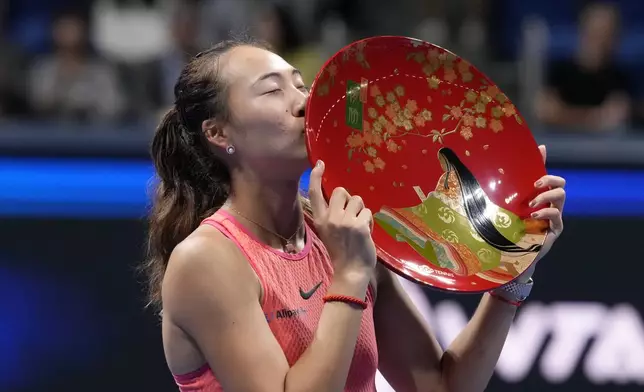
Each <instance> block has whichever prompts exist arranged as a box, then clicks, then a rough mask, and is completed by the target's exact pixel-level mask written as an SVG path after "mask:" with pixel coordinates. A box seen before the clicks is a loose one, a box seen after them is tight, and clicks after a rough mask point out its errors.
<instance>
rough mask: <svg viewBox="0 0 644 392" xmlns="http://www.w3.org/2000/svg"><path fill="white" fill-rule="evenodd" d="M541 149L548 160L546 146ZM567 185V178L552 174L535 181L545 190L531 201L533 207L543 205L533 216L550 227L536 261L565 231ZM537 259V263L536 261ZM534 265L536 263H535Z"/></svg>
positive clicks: (540, 147)
mask: <svg viewBox="0 0 644 392" xmlns="http://www.w3.org/2000/svg"><path fill="white" fill-rule="evenodd" d="M539 151H541V156H542V157H543V162H544V163H545V162H546V146H539ZM565 185H566V180H565V179H563V178H561V177H558V176H552V175H545V176H543V177H542V178H540V179H539V180H538V181H536V182H535V187H536V188H537V189H540V190H543V192H542V193H541V194H539V195H538V196H537V197H535V198H534V200H532V202H531V203H530V206H531V207H542V208H541V209H539V210H537V211H535V212H534V213H533V214H532V217H533V218H535V219H544V220H548V222H549V228H548V233H547V235H546V240H545V242H544V244H543V247H542V248H541V251H540V252H539V255H538V256H537V259H536V261H539V260H541V259H542V258H543V257H544V256H545V255H546V254H547V253H548V252H549V251H550V249H551V248H552V245H553V244H554V243H555V241H556V240H557V238H559V236H560V235H561V232H562V231H563V228H564V226H563V219H562V213H563V208H564V204H565V202H566V191H565V190H564V186H565ZM536 261H535V263H536ZM533 266H534V264H533Z"/></svg>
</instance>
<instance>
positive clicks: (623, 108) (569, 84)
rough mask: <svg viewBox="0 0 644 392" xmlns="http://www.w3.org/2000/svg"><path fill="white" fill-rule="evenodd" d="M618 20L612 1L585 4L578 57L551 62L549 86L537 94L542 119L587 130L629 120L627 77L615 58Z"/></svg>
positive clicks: (616, 125)
mask: <svg viewBox="0 0 644 392" xmlns="http://www.w3.org/2000/svg"><path fill="white" fill-rule="evenodd" d="M619 25H620V23H619V14H618V10H617V9H616V8H615V7H613V6H612V5H609V4H606V3H593V4H591V5H589V6H588V7H587V8H585V9H584V11H583V12H582V15H581V20H580V26H579V35H580V37H579V50H578V52H577V55H576V57H574V58H573V59H571V60H568V61H557V62H554V63H553V64H551V65H550V66H549V70H548V76H547V80H546V86H545V88H544V89H543V91H542V92H541V93H540V95H539V97H538V98H537V100H536V114H537V116H538V118H539V119H540V120H541V121H542V122H543V123H545V124H548V125H552V126H563V127H567V129H571V130H574V129H575V128H577V129H579V130H585V131H589V132H592V131H595V132H601V131H613V130H616V129H619V128H621V127H624V126H626V125H627V123H628V121H629V119H630V111H631V99H630V96H629V93H628V86H629V81H628V79H627V76H626V75H625V74H624V72H623V71H622V70H621V69H620V67H619V66H618V65H617V64H615V61H614V51H615V47H616V42H617V40H618V32H619V31H618V30H619Z"/></svg>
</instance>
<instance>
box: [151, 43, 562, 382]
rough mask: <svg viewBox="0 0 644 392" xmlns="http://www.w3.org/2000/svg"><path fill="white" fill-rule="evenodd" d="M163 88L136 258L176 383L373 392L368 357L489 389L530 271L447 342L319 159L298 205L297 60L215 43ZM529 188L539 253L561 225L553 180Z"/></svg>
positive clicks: (387, 371) (301, 162)
mask: <svg viewBox="0 0 644 392" xmlns="http://www.w3.org/2000/svg"><path fill="white" fill-rule="evenodd" d="M174 92H175V97H176V103H175V107H174V108H172V109H171V110H170V112H169V113H167V114H166V116H165V117H164V118H163V120H162V122H161V124H160V125H159V127H158V129H157V132H156V135H155V137H154V141H153V144H152V154H153V159H154V163H155V166H156V170H157V174H158V177H159V183H158V188H157V191H156V192H157V193H156V200H155V204H154V210H153V212H152V216H151V222H150V238H149V259H148V262H147V265H146V267H147V270H148V272H149V275H150V291H151V300H152V302H153V303H154V304H156V305H158V306H159V307H161V308H162V309H163V344H164V348H165V354H166V359H167V362H168V365H169V368H170V370H171V372H172V374H173V375H174V377H175V380H176V382H177V384H178V386H179V389H180V390H181V391H195V392H206V391H208V392H210V391H221V390H225V391H227V392H256V391H268V392H278V391H279V392H281V391H292V392H299V391H351V392H358V391H360V392H362V391H364V392H367V391H369V392H373V391H374V390H375V376H376V371H377V370H380V372H381V373H382V374H383V375H384V377H385V378H386V379H387V381H388V382H389V383H390V384H391V385H392V387H393V388H394V389H395V390H397V391H399V392H409V391H459V392H460V391H483V390H484V389H485V387H486V385H487V383H488V381H489V379H490V377H491V376H492V373H493V370H494V367H495V364H496V362H497V359H498V358H499V355H500V353H501V349H502V347H503V343H504V341H505V338H506V336H507V334H508V330H509V329H510V325H511V323H512V320H513V317H514V315H515V312H516V309H517V306H518V305H519V304H520V302H521V301H523V300H524V299H525V297H527V295H528V293H529V291H530V287H531V285H532V280H531V278H530V276H529V275H530V274H531V271H529V273H527V274H524V276H521V277H520V278H519V281H518V282H516V283H513V284H511V285H510V286H509V287H504V288H502V289H498V290H496V291H495V292H494V293H492V295H490V294H486V295H484V296H483V299H482V301H481V304H480V306H479V308H478V310H477V311H476V313H475V314H474V316H473V317H472V320H471V321H470V322H469V324H468V325H467V327H466V328H465V329H464V330H463V331H462V332H461V333H460V334H459V335H458V337H457V338H456V340H455V341H454V342H453V344H452V345H451V346H450V347H449V348H447V350H446V351H444V350H443V349H442V348H441V347H440V346H439V344H438V343H437V341H436V339H435V337H434V335H433V334H432V332H431V331H429V330H428V329H427V328H426V327H425V324H424V322H423V321H422V318H421V317H420V316H419V315H418V314H417V312H416V310H415V309H414V306H413V304H411V302H410V301H409V300H408V298H407V297H406V294H405V293H404V291H403V290H402V289H401V288H400V285H399V282H398V281H397V279H396V277H395V275H393V274H392V273H390V272H388V271H387V270H385V269H383V268H381V267H379V264H378V263H377V257H376V250H375V247H374V243H373V241H372V239H371V235H370V232H371V228H372V224H373V223H372V216H371V211H369V210H368V209H367V208H365V207H364V205H363V203H362V200H361V199H360V197H359V196H358V195H350V194H349V193H347V191H346V190H344V189H341V188H338V189H335V190H334V191H333V193H332V195H331V197H330V200H329V202H328V204H327V202H326V201H325V199H324V198H323V195H322V191H321V178H322V174H323V172H324V163H323V162H318V164H317V165H316V166H315V168H314V169H313V171H312V173H311V180H310V195H309V196H310V207H311V208H310V211H309V212H307V209H308V208H305V206H307V205H308V201H307V200H303V199H301V198H300V197H299V192H298V181H299V178H300V175H301V174H302V172H303V171H305V170H306V168H307V166H308V161H307V154H306V147H305V136H304V108H305V103H306V101H307V97H308V90H307V88H306V87H305V86H304V84H303V82H302V77H301V75H300V73H299V72H298V71H297V70H296V69H294V68H293V67H292V66H291V65H289V64H288V63H287V62H285V61H284V60H283V59H282V58H281V57H279V56H278V55H276V54H274V53H272V52H271V51H269V50H267V49H265V48H263V47H262V46H261V45H259V44H256V43H253V42H247V41H226V42H223V43H220V44H218V45H217V46H215V47H213V48H212V49H210V50H208V51H206V52H203V53H202V54H200V55H198V56H197V57H196V58H194V59H193V60H192V61H191V62H190V63H189V64H188V65H187V66H186V67H185V69H184V70H183V72H182V73H181V76H180V77H179V80H178V81H177V84H176V86H175V91H174ZM542 153H543V154H544V158H545V150H542ZM535 186H536V187H538V188H541V189H543V192H542V193H541V194H540V195H539V196H538V197H537V198H536V199H535V201H534V203H535V204H536V205H540V206H543V208H541V209H539V210H538V212H537V213H536V216H535V217H537V218H541V219H545V220H549V221H550V234H549V236H548V239H547V242H546V244H545V245H544V247H543V250H542V251H541V256H543V255H545V254H546V253H547V252H548V250H549V249H550V247H551V245H552V243H553V241H554V240H555V239H556V238H557V237H558V236H559V234H560V233H561V231H562V228H563V225H562V219H561V209H562V207H563V204H564V200H565V194H564V190H563V186H564V180H563V179H562V178H559V177H555V176H545V177H543V178H541V179H540V180H539V181H538V182H537V184H535Z"/></svg>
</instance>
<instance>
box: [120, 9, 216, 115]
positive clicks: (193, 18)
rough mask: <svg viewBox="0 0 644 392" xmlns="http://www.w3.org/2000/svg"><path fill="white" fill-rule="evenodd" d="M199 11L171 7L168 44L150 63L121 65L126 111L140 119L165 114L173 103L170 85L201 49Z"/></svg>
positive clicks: (172, 88) (172, 89)
mask: <svg viewBox="0 0 644 392" xmlns="http://www.w3.org/2000/svg"><path fill="white" fill-rule="evenodd" d="M200 21H201V18H200V14H199V8H198V7H197V5H196V4H194V3H190V2H187V3H183V4H182V5H181V6H176V7H172V11H171V14H170V18H169V30H170V38H171V42H170V44H169V45H168V47H167V49H165V50H164V52H163V53H162V54H161V56H158V57H156V58H155V59H154V60H152V61H145V62H141V63H134V64H127V65H123V69H122V76H123V78H124V80H126V84H127V86H128V94H129V105H128V107H129V108H130V109H131V110H132V111H133V113H130V114H131V115H133V116H138V117H141V116H142V115H147V114H150V113H153V114H156V113H157V112H158V111H165V110H167V108H168V107H170V106H171V105H172V104H173V103H174V84H175V83H176V81H177V78H178V77H179V74H180V73H181V70H182V69H183V67H184V65H185V64H186V62H187V61H188V60H189V59H190V57H192V56H194V55H196V54H197V53H198V52H199V51H200V50H202V49H203V48H202V47H201V45H200V40H199V32H200V28H201V23H200Z"/></svg>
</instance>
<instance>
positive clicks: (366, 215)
mask: <svg viewBox="0 0 644 392" xmlns="http://www.w3.org/2000/svg"><path fill="white" fill-rule="evenodd" d="M357 219H358V222H360V223H365V224H367V225H369V231H373V214H372V213H371V210H370V209H368V208H363V209H362V211H360V213H359V214H358V218H357Z"/></svg>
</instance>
